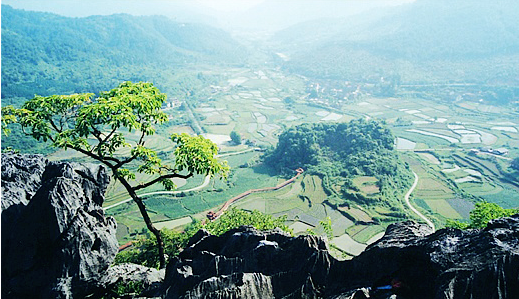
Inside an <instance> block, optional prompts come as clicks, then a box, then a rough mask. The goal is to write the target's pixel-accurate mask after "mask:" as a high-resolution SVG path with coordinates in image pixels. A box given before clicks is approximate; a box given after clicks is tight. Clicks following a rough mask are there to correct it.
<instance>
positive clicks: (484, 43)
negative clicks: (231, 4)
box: [272, 0, 519, 85]
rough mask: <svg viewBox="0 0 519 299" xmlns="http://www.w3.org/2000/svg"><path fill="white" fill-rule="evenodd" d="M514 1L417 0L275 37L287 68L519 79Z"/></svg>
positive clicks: (416, 77)
mask: <svg viewBox="0 0 519 299" xmlns="http://www.w3.org/2000/svg"><path fill="white" fill-rule="evenodd" d="M518 15H519V2H517V1H512V0H497V1H479V0H478V1H469V0H456V1H445V0H418V1H416V2H414V3H411V4H406V5H402V6H399V7H393V8H389V9H384V10H377V11H371V12H369V13H364V14H361V15H357V16H354V17H351V18H348V19H345V18H342V19H327V20H321V21H311V22H307V23H303V24H299V25H296V26H292V27H290V28H287V29H285V30H282V31H280V32H278V33H277V34H276V35H275V36H274V37H273V39H272V41H273V42H274V43H276V44H277V45H278V49H279V51H281V52H283V53H285V54H287V55H288V56H289V57H290V61H288V62H287V63H285V66H286V67H287V68H288V69H291V70H293V71H296V72H300V73H305V74H307V75H310V76H316V77H327V78H345V79H350V80H351V79H361V78H364V79H365V78H366V77H369V76H371V75H373V74H377V75H381V76H382V75H384V74H385V75H387V74H389V73H393V74H394V73H398V74H399V75H401V76H402V80H403V81H412V82H419V81H423V82H431V81H434V82H437V81H455V82H480V83H489V82H490V83H503V84H516V85H517V84H519V22H518V21H517V16H518Z"/></svg>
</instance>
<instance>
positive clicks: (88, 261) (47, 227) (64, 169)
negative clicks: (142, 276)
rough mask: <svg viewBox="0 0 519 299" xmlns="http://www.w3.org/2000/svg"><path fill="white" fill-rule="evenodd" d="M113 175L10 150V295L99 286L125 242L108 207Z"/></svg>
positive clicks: (78, 292)
mask: <svg viewBox="0 0 519 299" xmlns="http://www.w3.org/2000/svg"><path fill="white" fill-rule="evenodd" d="M109 181H110V177H109V175H108V173H107V171H106V168H105V167H103V166H99V165H94V164H78V163H61V162H49V161H47V160H46V159H44V158H43V157H42V156H38V155H14V154H2V296H5V298H82V297H86V296H88V295H91V294H93V293H94V292H96V288H97V286H98V284H99V281H100V279H101V278H102V277H103V275H104V274H105V272H106V270H107V269H108V267H109V265H110V264H111V263H112V262H113V259H114V257H115V254H116V253H117V249H118V243H117V239H116V237H115V230H116V223H115V220H114V219H113V218H111V217H105V216H104V212H103V209H102V207H101V205H102V203H103V201H104V192H105V191H106V187H107V185H108V183H109ZM4 220H6V221H4ZM7 220H8V221H7Z"/></svg>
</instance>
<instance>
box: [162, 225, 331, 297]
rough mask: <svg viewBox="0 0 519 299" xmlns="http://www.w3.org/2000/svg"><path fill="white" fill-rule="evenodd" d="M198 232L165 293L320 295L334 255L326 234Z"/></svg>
mask: <svg viewBox="0 0 519 299" xmlns="http://www.w3.org/2000/svg"><path fill="white" fill-rule="evenodd" d="M195 237H196V242H191V243H194V244H193V245H191V246H190V247H188V248H187V249H186V250H184V251H183V252H181V253H180V255H179V257H178V258H176V259H175V260H173V261H172V262H170V263H169V264H168V266H167V268H166V278H165V282H164V286H163V290H162V291H163V296H164V297H165V298H282V297H287V298H314V297H315V296H320V294H321V288H322V286H324V285H325V283H326V278H327V275H328V271H329V265H330V263H331V262H332V259H333V258H332V257H331V256H330V255H329V254H328V251H327V247H326V243H325V242H324V240H323V239H322V238H320V237H317V236H300V237H296V238H293V237H290V236H289V235H287V234H286V233H285V232H282V231H281V230H274V231H268V232H261V231H258V230H256V229H254V228H252V227H246V226H244V227H241V228H238V229H233V230H230V231H228V232H226V233H224V234H223V235H222V236H220V237H217V236H212V235H208V234H204V233H199V234H197V235H196V236H195Z"/></svg>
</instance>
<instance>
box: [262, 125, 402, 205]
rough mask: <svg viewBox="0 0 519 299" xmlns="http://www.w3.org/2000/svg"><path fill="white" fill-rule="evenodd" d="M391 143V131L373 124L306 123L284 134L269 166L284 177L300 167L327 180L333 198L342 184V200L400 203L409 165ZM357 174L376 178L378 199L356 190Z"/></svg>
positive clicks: (269, 155)
mask: <svg viewBox="0 0 519 299" xmlns="http://www.w3.org/2000/svg"><path fill="white" fill-rule="evenodd" d="M393 143H394V136H393V134H392V133H391V131H390V130H389V129H387V128H386V127H385V125H384V123H383V122H379V121H375V120H365V119H357V120H352V121H351V122H349V123H318V124H302V125H299V126H296V127H293V128H290V129H288V130H286V131H284V132H283V133H281V135H280V136H279V142H278V144H277V147H276V148H275V149H274V150H272V151H270V152H269V153H267V154H266V155H265V162H266V163H267V164H269V165H271V166H272V167H274V168H276V169H277V170H278V171H280V172H285V173H292V172H293V170H294V169H296V168H298V167H302V168H304V169H305V171H307V172H309V173H314V174H318V175H320V176H322V177H323V185H325V186H326V188H327V190H328V193H329V195H332V194H336V195H339V194H337V192H336V191H335V190H334V188H332V186H333V185H334V184H335V185H336V184H343V186H342V189H341V190H342V192H341V193H342V197H343V199H347V200H350V201H355V202H358V203H361V204H374V203H377V202H379V201H388V200H391V199H395V200H396V198H397V197H398V196H399V195H401V194H400V193H401V190H404V189H405V188H406V186H407V185H408V184H409V183H410V181H411V174H410V171H409V169H408V166H407V165H406V164H404V163H403V162H402V161H401V160H400V159H399V158H398V154H397V153H396V152H395V151H394V144H393ZM359 175H360V176H374V177H376V178H377V179H378V187H379V188H380V193H379V194H377V195H376V197H373V196H370V197H367V196H364V195H362V194H360V193H359V192H357V191H356V190H355V188H352V186H351V185H352V184H351V178H352V177H354V176H359Z"/></svg>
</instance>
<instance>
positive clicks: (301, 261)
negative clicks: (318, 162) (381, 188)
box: [161, 215, 519, 299]
mask: <svg viewBox="0 0 519 299" xmlns="http://www.w3.org/2000/svg"><path fill="white" fill-rule="evenodd" d="M395 277H398V278H399V279H400V280H401V281H402V282H403V283H404V286H405V288H403V290H404V291H405V292H403V293H404V294H400V297H399V298H417V299H418V298H420V299H428V298H431V299H440V298H446V299H454V298H472V299H478V298H479V299H488V298H496V299H506V298H509V299H512V298H519V215H516V216H513V217H510V218H503V219H499V220H495V221H492V222H491V223H490V224H489V225H488V227H487V228H486V229H484V230H468V231H461V230H457V229H443V230H440V231H437V232H436V233H434V234H431V231H430V229H429V227H428V226H426V225H421V224H417V223H415V222H411V221H409V222H403V223H397V224H393V225H390V226H389V227H388V229H387V231H386V235H385V236H384V237H383V238H382V239H381V240H379V241H378V242H376V243H375V244H372V245H371V246H369V247H368V248H367V250H366V251H365V252H364V253H362V254H361V255H360V256H358V257H356V258H354V259H353V260H349V261H338V260H336V259H334V258H333V257H331V256H330V255H329V253H328V251H327V249H326V243H325V242H324V240H322V239H321V238H319V237H316V236H299V237H296V238H292V237H290V236H288V235H286V234H285V233H283V232H281V231H272V232H260V231H257V230H255V229H253V228H251V227H242V228H239V229H235V230H231V231H229V232H227V233H225V234H223V235H222V236H220V237H216V236H211V235H209V234H208V233H206V232H205V233H204V232H203V231H200V232H199V233H198V234H197V235H195V237H193V239H192V240H191V246H190V247H189V248H187V249H186V250H185V251H184V252H182V253H181V254H180V255H179V257H178V259H176V260H174V261H172V262H170V264H169V265H168V267H167V271H166V278H165V282H164V285H163V287H162V294H161V296H162V297H163V298H343V299H347V298H348V299H355V298H388V296H389V295H388V294H382V295H380V294H379V295H375V294H374V292H371V293H370V292H369V291H368V287H372V286H376V285H377V284H380V285H382V284H388V283H389V281H390V280H391V278H395ZM404 295H405V296H404Z"/></svg>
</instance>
